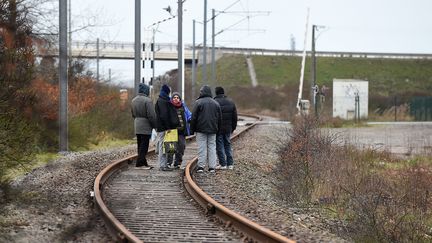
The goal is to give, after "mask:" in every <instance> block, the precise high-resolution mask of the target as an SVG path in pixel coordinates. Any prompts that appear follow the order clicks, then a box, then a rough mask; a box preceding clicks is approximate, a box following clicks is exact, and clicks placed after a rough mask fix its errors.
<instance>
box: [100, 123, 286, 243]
mask: <svg viewBox="0 0 432 243" xmlns="http://www.w3.org/2000/svg"><path fill="white" fill-rule="evenodd" d="M240 118H241V119H240V120H241V121H239V126H238V129H237V130H238V131H236V133H235V134H234V135H233V136H234V138H233V139H235V137H237V136H239V135H240V134H242V133H243V132H245V131H246V130H248V129H250V128H252V127H253V126H254V125H255V124H256V122H257V121H258V120H259V118H258V117H253V116H241V117H240ZM196 155H197V144H196V142H195V141H194V139H190V140H189V141H188V144H187V147H186V151H185V155H184V159H185V160H187V161H189V162H188V166H187V167H186V169H185V170H184V171H183V170H174V171H170V172H163V171H159V170H157V169H153V170H141V169H136V168H135V167H134V164H132V161H133V160H134V159H135V158H136V155H134V156H130V157H127V158H124V159H121V160H118V161H114V162H113V163H111V164H110V165H109V166H108V167H106V168H105V169H104V170H103V171H102V172H101V173H100V174H99V175H98V176H97V178H96V180H95V184H94V192H95V197H94V198H95V204H96V206H97V208H98V209H99V211H100V213H101V215H102V217H103V218H104V220H105V223H106V225H107V226H108V228H109V229H110V232H111V233H112V235H113V236H114V238H115V239H116V240H118V241H124V242H245V241H259V242H290V240H289V239H287V238H285V237H283V236H281V235H279V234H276V233H274V232H272V231H270V230H269V229H267V228H265V227H263V226H260V225H258V224H256V223H254V222H252V221H250V220H248V219H246V218H244V217H242V216H241V215H239V214H237V213H235V212H233V211H231V210H230V209H228V208H227V207H225V206H224V205H223V204H221V202H222V203H224V202H223V200H220V197H218V192H215V191H211V190H210V189H209V188H211V187H208V182H207V186H206V185H204V187H205V188H206V189H205V190H206V192H204V190H203V189H202V188H200V186H201V185H200V186H198V185H197V182H196V181H195V180H198V181H200V183H201V184H203V178H204V177H207V178H210V180H211V177H213V176H216V175H213V174H210V173H207V172H206V173H204V174H200V175H195V173H194V171H195V167H196V161H197V158H196ZM148 161H149V164H150V165H153V166H155V165H157V155H155V153H154V149H152V150H150V151H149V154H148ZM155 167H157V166H155ZM204 181H205V180H204ZM204 184H205V183H204ZM209 190H210V191H209ZM215 190H217V189H215ZM219 194H220V192H219ZM209 195H212V197H210V196H209ZM215 199H216V200H215ZM217 200H218V201H219V202H218V201H217Z"/></svg>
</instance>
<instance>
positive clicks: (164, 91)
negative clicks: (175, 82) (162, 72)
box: [159, 84, 171, 98]
mask: <svg viewBox="0 0 432 243" xmlns="http://www.w3.org/2000/svg"><path fill="white" fill-rule="evenodd" d="M170 92H171V90H170V88H169V87H168V85H166V84H164V85H162V88H161V90H160V93H159V96H162V97H166V98H169V94H170Z"/></svg>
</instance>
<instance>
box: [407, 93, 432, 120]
mask: <svg viewBox="0 0 432 243" xmlns="http://www.w3.org/2000/svg"><path fill="white" fill-rule="evenodd" d="M410 114H411V116H413V117H414V119H415V120H416V121H431V120H432V97H430V96H429V97H414V98H412V99H411V102H410Z"/></svg>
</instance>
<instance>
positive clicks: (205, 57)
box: [202, 0, 207, 84]
mask: <svg viewBox="0 0 432 243" xmlns="http://www.w3.org/2000/svg"><path fill="white" fill-rule="evenodd" d="M203 24H204V34H203V64H202V65H203V67H202V84H207V0H204V22H203Z"/></svg>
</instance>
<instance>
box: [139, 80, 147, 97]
mask: <svg viewBox="0 0 432 243" xmlns="http://www.w3.org/2000/svg"><path fill="white" fill-rule="evenodd" d="M138 93H141V94H145V95H149V94H150V87H149V86H148V85H147V84H144V83H140V84H139V86H138Z"/></svg>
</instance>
